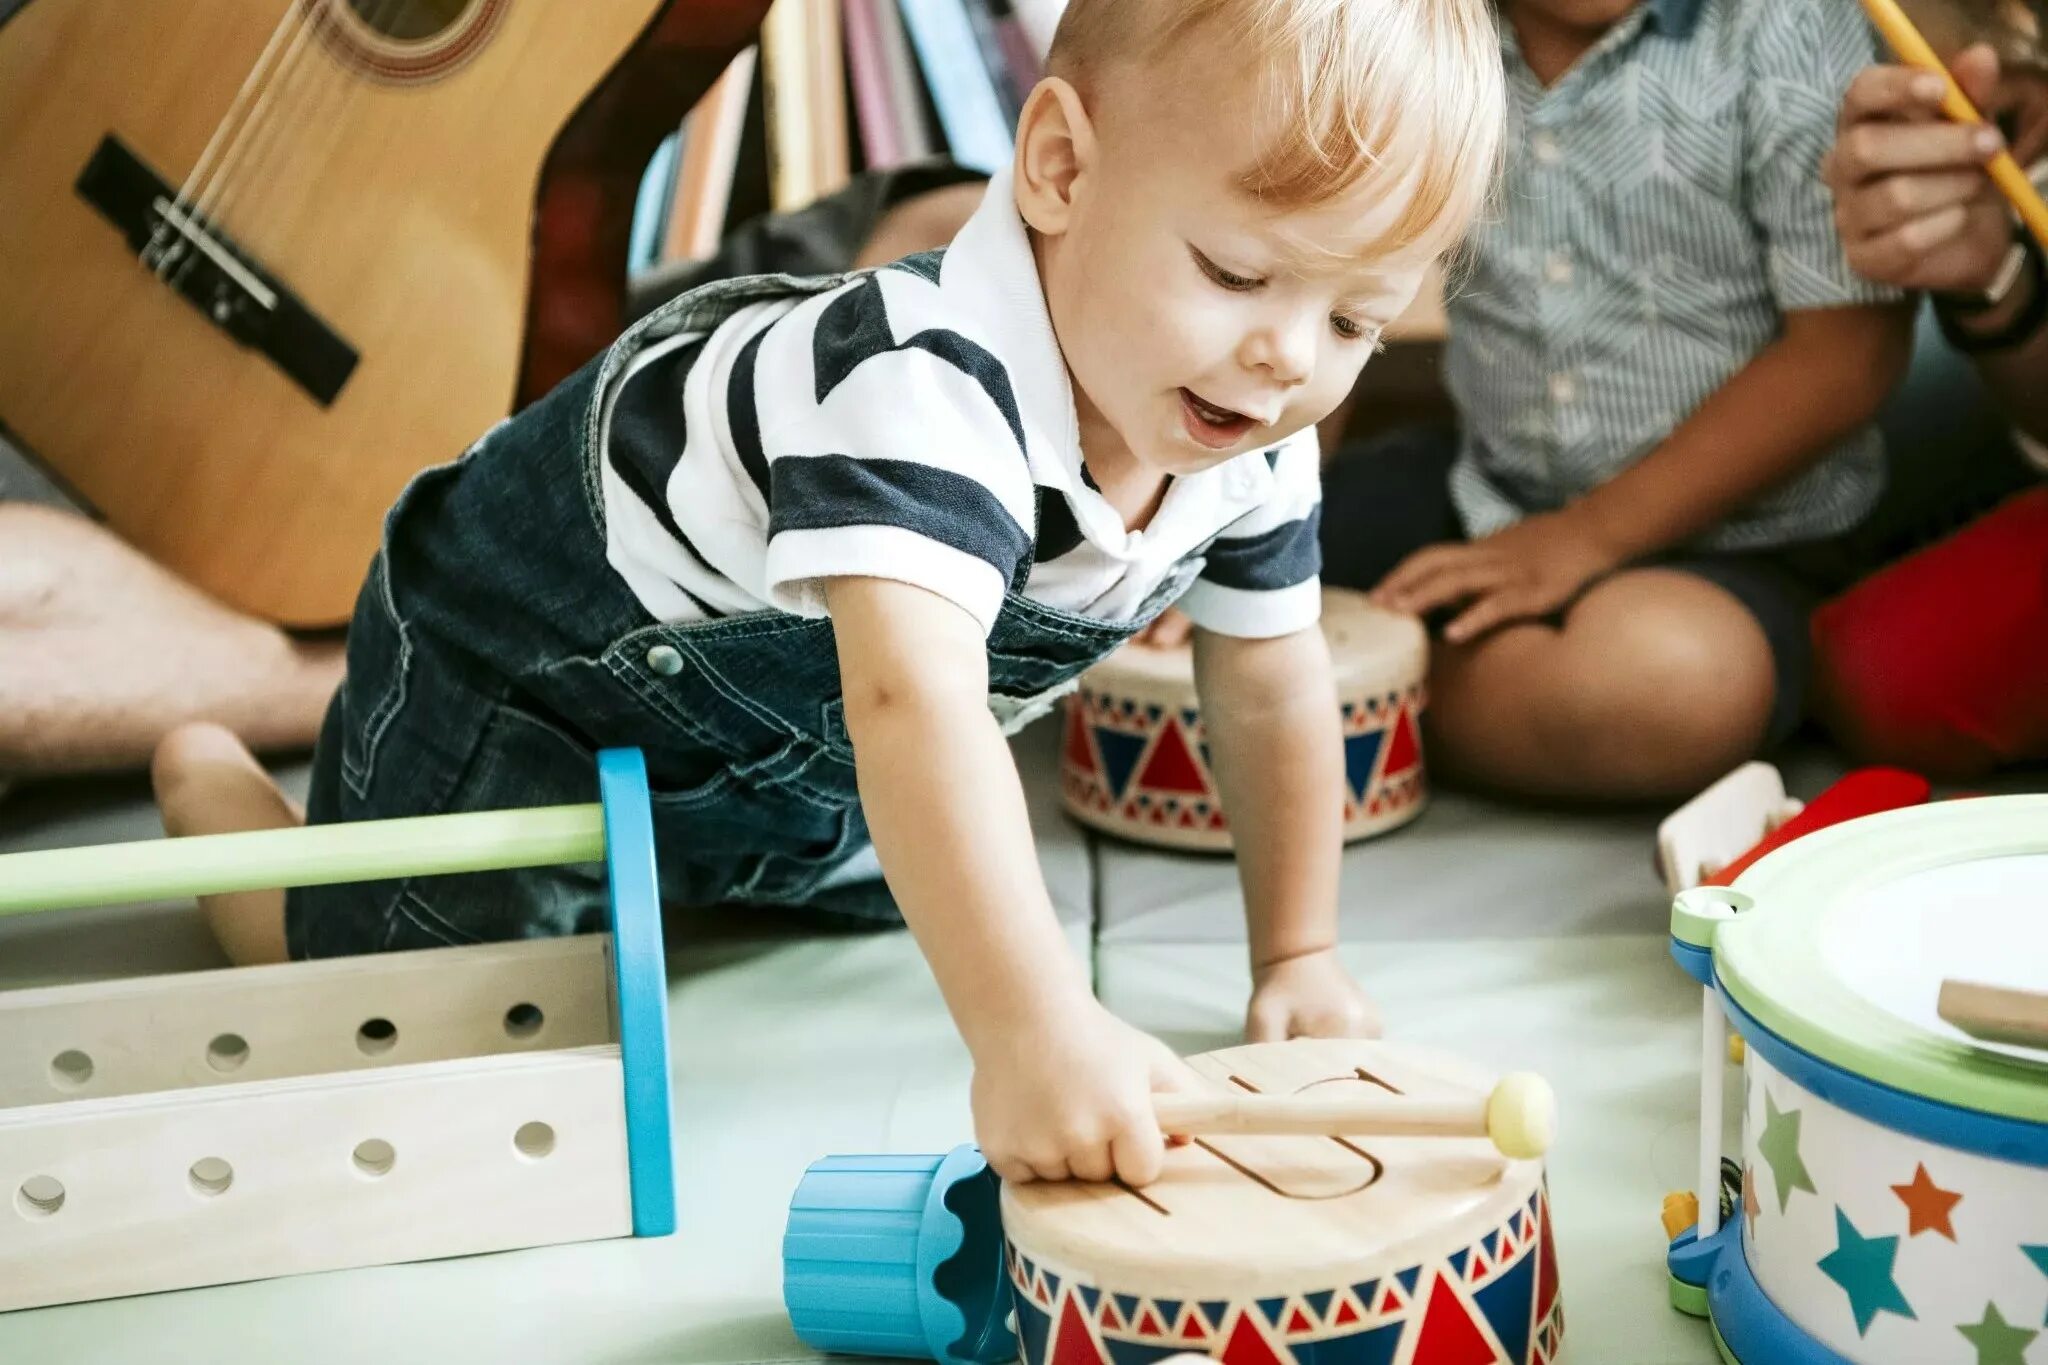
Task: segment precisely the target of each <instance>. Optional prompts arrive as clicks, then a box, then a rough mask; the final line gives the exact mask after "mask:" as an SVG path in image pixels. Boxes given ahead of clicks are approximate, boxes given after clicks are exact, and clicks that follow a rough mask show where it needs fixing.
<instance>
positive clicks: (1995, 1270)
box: [1671, 796, 2048, 1365]
mask: <svg viewBox="0 0 2048 1365" xmlns="http://www.w3.org/2000/svg"><path fill="white" fill-rule="evenodd" d="M1672 932H1673V947H1672V952H1673V955H1674V956H1675V957H1677V958H1678V959H1679V961H1680V963H1681V965H1684V966H1685V967H1686V968H1687V970H1688V971H1689V972H1691V973H1692V974H1693V975H1694V976H1695V977H1696V978H1697V979H1701V980H1702V981H1704V982H1707V983H1709V984H1710V985H1711V986H1712V987H1713V990H1712V993H1711V994H1710V995H1709V996H1708V1003H1709V1013H1708V1020H1707V1028H1706V1034H1705V1041H1704V1042H1703V1045H1702V1055H1703V1057H1704V1055H1705V1052H1706V1050H1707V1049H1710V1048H1711V1049H1713V1050H1714V1053H1715V1057H1714V1061H1713V1062H1712V1064H1711V1065H1708V1066H1707V1067H1706V1070H1707V1073H1708V1075H1709V1076H1710V1077H1711V1080H1712V1084H1711V1085H1709V1086H1708V1087H1707V1089H1708V1090H1709V1091H1710V1092H1712V1093H1710V1094H1709V1096H1708V1098H1707V1099H1706V1100H1705V1101H1704V1102H1703V1106H1702V1107H1703V1109H1704V1110H1705V1111H1706V1112H1704V1113H1703V1114H1702V1139H1703V1147H1704V1156H1705V1161H1703V1167H1704V1166H1705V1165H1706V1164H1708V1163H1711V1164H1712V1165H1715V1166H1718V1165H1719V1148H1720V1133H1721V1123H1722V1117H1721V1113H1720V1104H1719V1096H1718V1085H1719V1079H1720V1072H1721V1061H1720V1058H1721V1056H1722V1055H1724V1054H1723V1050H1722V1048H1721V1047H1720V1044H1721V1042H1722V1038H1723V1028H1722V1024H1721V1019H1720V1010H1725V1011H1726V1014H1727V1017H1728V1018H1729V1019H1730V1020H1731V1021H1732V1022H1733V1023H1734V1025H1735V1027H1736V1028H1737V1029H1738V1030H1739V1031H1740V1032H1741V1034H1742V1036H1743V1039H1744V1040H1745V1043H1746V1047H1745V1049H1744V1051H1745V1056H1746V1060H1745V1062H1744V1075H1743V1084H1742V1114H1743V1123H1742V1129H1743V1138H1742V1169H1743V1181H1742V1196H1741V1199H1740V1201H1739V1207H1738V1208H1737V1210H1736V1213H1735V1215H1734V1217H1733V1219H1732V1220H1731V1222H1730V1224H1729V1226H1727V1227H1725V1228H1718V1229H1717V1228H1716V1227H1715V1226H1714V1224H1715V1223H1716V1222H1717V1221H1718V1219H1717V1217H1716V1211H1715V1209H1714V1208H1713V1203H1712V1199H1711V1197H1709V1198H1708V1199H1706V1200H1703V1201H1702V1210H1701V1211H1702V1227H1701V1229H1700V1231H1704V1232H1705V1233H1707V1234H1708V1235H1707V1236H1706V1238H1705V1239H1704V1240H1701V1239H1700V1238H1699V1237H1697V1236H1696V1235H1695V1234H1694V1233H1687V1234H1686V1235H1685V1236H1682V1237H1680V1238H1679V1239H1678V1241H1677V1243H1675V1244H1674V1246H1673V1248H1672V1255H1671V1269H1672V1276H1673V1295H1674V1301H1675V1302H1677V1303H1678V1304H1679V1306H1680V1307H1684V1308H1688V1309H1691V1310H1692V1311H1700V1312H1707V1313H1709V1314H1710V1315H1711V1317H1712V1319H1713V1322H1714V1326H1715V1329H1716V1333H1717V1335H1718V1336H1719V1337H1720V1338H1721V1339H1722V1340H1723V1342H1724V1344H1725V1348H1726V1354H1727V1355H1728V1357H1729V1358H1730V1359H1732V1360H1736V1361H1739V1362H1743V1365H1809V1363H1810V1362H1823V1361H1826V1362H1835V1361H1840V1360H1843V1359H1848V1360H1855V1361H1868V1362H1878V1363H1880V1365H1908V1363H1909V1362H1910V1365H1940V1362H1946V1361H1955V1362H1964V1363H1966V1365H1977V1362H1980V1361H1985V1360H2011V1361H2016V1360H2020V1359H2022V1357H2025V1358H2027V1359H2032V1358H2033V1354H2032V1353H2030V1352H2029V1351H2028V1349H2027V1344H2028V1343H2029V1342H2031V1341H2033V1339H2034V1338H2035V1337H2036V1336H2037V1335H2039V1334H2040V1332H2041V1328H2042V1324H2043V1322H2044V1321H2048V1053H2044V1052H2041V1051H2031V1050H2029V1049H2027V1048H2024V1047H2021V1046H2018V1045H2006V1044H1999V1043H1988V1042H1980V1041H1978V1040H1977V1039H1974V1038H1971V1037H1969V1036H1967V1035H1965V1034H1963V1033H1962V1032H1960V1031H1959V1030H1957V1029H1954V1028H1952V1027H1950V1026H1949V1025H1948V1024H1946V1023H1944V1022H1942V1021H1941V1019H1940V1018H1939V1017H1938V1016H1937V1014H1936V1001H1937V997H1938V995H1939V992H1940V986H1941V982H1942V981H1943V979H1944V978H1960V979H1964V980H1970V981H1978V982H1984V983H1986V984H1990V985H1996V986H2006V987H2015V988H2023V989H2024V988H2031V989H2034V990H2039V989H2041V988H2042V987H2043V986H2044V985H2048V797H2039V796H2027V797H2010V798H2000V799H1990V800H1977V801H1952V802H1944V803H1940V804H1937V805H1932V806H1920V807H1916V808H1911V809H1907V810H1899V811H1892V812H1888V813H1886V814H1882V815H1874V816H1869V817H1866V818H1864V819H1861V820H1855V821H1852V822H1850V823H1848V824H1844V825H1839V826H1836V827H1834V828H1832V829H1828V830H1823V831H1821V832H1819V833H1815V834H1811V835H1808V836H1807V837H1806V838H1804V839H1802V840H1800V841H1799V842H1797V843H1795V844H1792V845H1790V846H1788V847H1786V848H1784V849H1781V850H1780V851H1778V852H1776V853H1773V854H1771V855H1770V856H1769V857H1767V858H1765V859H1764V860H1763V861H1761V862H1759V863H1757V864H1756V865H1755V866H1754V867H1753V868H1751V869H1750V870H1749V871H1748V872H1746V873H1744V874H1743V875H1742V876H1741V877H1740V878H1738V879H1737V880H1736V882H1735V884H1734V886H1733V887H1732V888H1727V889H1722V888H1716V887H1702V888H1698V889H1696V890H1692V891H1688V892H1685V893H1684V894H1682V895H1681V896H1679V897H1678V900H1677V903H1676V905H1675V907H1674V909H1673V915H1672ZM1716 1007H1718V1008H1716Z"/></svg>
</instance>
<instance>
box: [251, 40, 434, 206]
mask: <svg viewBox="0 0 2048 1365" xmlns="http://www.w3.org/2000/svg"><path fill="white" fill-rule="evenodd" d="M326 3H328V4H329V5H330V12H334V11H336V10H345V9H348V8H350V0H326ZM416 4H417V0H377V4H376V6H375V7H374V9H372V11H371V12H370V13H369V14H368V15H364V14H363V13H362V12H361V10H360V9H358V10H357V11H356V19H357V21H359V22H363V23H366V24H367V25H368V27H369V29H370V30H371V32H372V33H376V34H385V33H391V32H393V31H395V30H396V29H397V25H396V23H395V22H394V21H396V20H398V19H401V18H403V17H405V16H406V15H407V14H408V13H410V12H411V11H412V9H413V8H414V7H415V5H416ZM331 22H335V23H341V22H346V16H342V15H337V17H336V18H334V19H333V20H332V21H331ZM366 83H367V82H365V80H364V79H363V78H362V77H361V76H360V75H359V73H356V72H353V71H351V70H349V69H348V67H347V66H346V64H345V63H343V62H341V61H339V60H337V59H335V58H334V56H333V55H332V54H328V60H327V61H326V62H324V63H323V64H322V68H321V70H320V71H319V72H318V73H317V74H316V75H315V76H314V77H313V78H312V79H310V80H307V81H304V82H301V83H300V84H301V86H302V87H303V88H302V90H301V91H300V92H299V94H300V99H299V106H298V108H297V110H296V111H295V112H289V113H287V112H284V111H280V114H279V120H278V121H279V122H280V124H281V126H284V127H289V128H291V129H292V130H294V131H295V132H297V133H298V137H297V138H296V139H294V140H292V150H293V152H294V155H293V157H292V164H293V168H294V170H295V171H296V172H297V173H298V174H299V175H302V176H303V175H305V174H308V173H309V168H315V169H312V170H311V171H310V173H318V172H317V168H320V167H325V166H327V165H328V164H329V163H330V162H331V160H332V159H333V156H334V154H335V151H336V149H337V148H338V147H339V146H340V145H341V143H342V142H343V140H344V139H345V138H346V137H347V134H348V129H349V127H350V121H349V119H348V118H347V117H346V115H348V114H350V113H352V112H353V111H354V109H355V106H356V105H357V103H358V102H359V101H360V100H361V99H362V98H363V95H364V91H363V87H364V85H365V84H366ZM285 141H286V139H285V138H283V137H277V136H273V137H271V138H269V139H267V140H265V141H264V142H263V143H261V144H259V145H258V146H257V147H256V148H254V150H253V151H252V152H251V155H250V160H249V164H248V167H247V169H246V172H245V174H244V177H243V178H244V180H245V181H246V182H252V183H253V185H254V189H253V190H251V191H250V193H249V196H248V198H247V200H246V202H245V205H244V207H243V209H242V210H241V212H242V216H243V218H244V219H245V220H246V222H247V223H248V227H249V230H250V231H251V232H257V231H263V230H275V229H280V228H282V227H283V226H284V225H283V223H281V222H278V221H276V220H275V219H273V220H272V221H269V222H265V221H263V217H264V215H265V214H266V213H271V212H274V210H275V208H276V206H277V205H278V203H279V195H280V194H281V193H282V190H281V189H280V188H279V185H280V183H281V182H280V181H279V180H277V179H274V178H272V177H271V175H270V174H269V172H270V169H271V166H272V164H273V163H274V162H275V160H276V152H277V149H278V148H279V147H280V146H281V145H283V144H284V142H285ZM232 203H233V199H232V197H230V198H229V199H228V200H224V201H223V205H222V209H221V211H222V212H223V213H225V212H227V211H228V209H229V207H230V206H231V205H232ZM284 207H285V208H286V209H287V210H289V209H290V208H291V207H293V205H292V204H290V203H286V204H285V205H284Z"/></svg>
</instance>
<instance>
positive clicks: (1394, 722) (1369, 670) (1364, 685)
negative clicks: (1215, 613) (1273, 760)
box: [1060, 588, 1429, 852]
mask: <svg viewBox="0 0 2048 1365" xmlns="http://www.w3.org/2000/svg"><path fill="white" fill-rule="evenodd" d="M1323 634H1324V636H1325V637H1326V638H1327V639H1328V640H1329V642H1330V657H1331V660H1332V662H1333V663H1334V664H1335V665H1336V672H1337V695H1338V702H1339V713H1340V717H1341V724H1342V730H1343V736H1344V778H1345V782H1344V787H1345V789H1344V797H1343V800H1344V837H1345V839H1346V840H1347V841H1349V840H1353V839H1363V838H1366V837H1368V836H1370V835H1374V834H1379V833H1382V832H1384V831H1386V830H1390V829H1393V828H1395V827H1396V826H1399V825H1404V824H1406V823H1408V821H1410V820H1413V819H1414V818H1415V817H1416V816H1417V815H1420V814H1421V813H1422V808H1423V806H1424V804H1425V803H1426V802H1427V800H1428V796H1429V786H1428V782H1427V780H1426V777H1425V773H1424V769H1423V762H1422V739H1421V732H1420V729H1419V726H1420V722H1421V719H1422V708H1423V704H1424V699H1425V694H1424V680H1425V676H1426V673H1427V669H1428V664H1429V643H1428V639H1427V637H1426V636H1425V635H1424V633H1423V629H1422V626H1421V624H1420V623H1419V622H1417V621H1415V620H1414V619H1412V618H1410V617H1406V616H1397V615H1395V614H1394V613H1392V612H1388V611H1382V610H1381V609H1379V608H1378V607H1375V606H1373V605H1372V604H1371V603H1369V602H1368V601H1366V599H1365V598H1364V596H1363V595H1361V594H1359V593H1355V592H1346V591H1344V590H1342V589H1339V588H1326V589H1324V591H1323ZM1060 795H1061V798H1062V800H1063V801H1064V802H1065V804H1066V808H1067V811H1068V813H1069V814H1071V815H1073V816H1074V818H1076V819H1077V820H1080V821H1081V822H1082V823H1083V824H1087V825H1091V826H1093V827H1095V828H1097V829H1100V830H1103V831H1105V832H1107V833H1110V834H1117V835H1121V836H1123V837H1125V838H1128V839H1133V840H1136V841H1138V842H1141V843H1149V844H1159V845H1163V846H1165V847H1168V848H1186V849H1197V850H1203V851H1216V852H1221V851H1224V850H1227V849H1229V848H1230V825H1229V821H1228V820H1227V819H1226V818H1225V817H1224V813H1223V804H1222V801H1221V800H1220V798H1219V797H1218V794H1217V787H1216V779H1215V775H1214V773H1213V772H1212V771H1211V768H1210V763H1209V744H1208V736H1207V734H1206V732H1205V730H1204V727H1203V724H1202V715H1201V708H1200V706H1199V705H1198V704H1197V702H1196V698H1195V672H1194V660H1193V654H1192V651H1190V650H1189V649H1188V648H1186V647H1184V646H1183V647H1181V648H1178V649H1153V648H1149V647H1147V646H1143V645H1128V646H1126V647H1125V648H1123V649H1121V650H1118V651H1117V652H1116V653H1115V654H1113V655H1111V656H1110V657H1109V658H1108V659H1107V660H1105V661H1104V662H1103V663H1101V664H1099V665H1098V666H1096V667H1095V668H1092V669H1090V670H1089V671H1088V673H1087V674H1086V675H1084V676H1083V677H1082V679H1081V688H1080V691H1079V692H1078V693H1076V694H1075V696H1074V697H1073V698H1072V699H1071V700H1069V701H1068V703H1067V719H1066V740H1065V743H1064V745H1063V746H1062V750H1061V758H1060Z"/></svg>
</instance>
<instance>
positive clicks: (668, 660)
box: [647, 645, 683, 678]
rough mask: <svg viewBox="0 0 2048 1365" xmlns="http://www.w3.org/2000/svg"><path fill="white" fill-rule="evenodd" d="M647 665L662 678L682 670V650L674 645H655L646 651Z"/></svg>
mask: <svg viewBox="0 0 2048 1365" xmlns="http://www.w3.org/2000/svg"><path fill="white" fill-rule="evenodd" d="M647 666H648V667H649V668H651V669H653V670H654V671H655V672H656V673H658V674H660V675H661V676H662V677H664V678H673V677H674V676H675V675H676V674H678V673H680V672H682V671H683V656H682V652H681V651H680V650H678V649H677V648H676V647H675V646H674V645H656V646H655V647H654V648H652V649H650V650H648V651H647Z"/></svg>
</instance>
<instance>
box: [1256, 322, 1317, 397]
mask: <svg viewBox="0 0 2048 1365" xmlns="http://www.w3.org/2000/svg"><path fill="white" fill-rule="evenodd" d="M1315 355H1316V343H1315V332H1314V329H1313V326H1311V325H1305V324H1304V323H1303V322H1302V320H1301V319H1299V318H1284V319H1276V320H1275V321H1274V322H1273V323H1272V324H1271V325H1270V326H1266V327H1260V328H1256V329H1254V330H1253V332H1252V333H1251V334H1250V335H1249V336H1247V337H1246V338H1245V345H1244V362H1245V364H1246V365H1247V366H1249V367H1251V368H1252V369H1256V370H1265V371H1267V372H1268V373H1269V374H1270V375H1271V376H1272V377H1273V379H1274V380H1276V381H1277V382H1279V383H1281V384H1284V385H1286V386H1288V387H1289V388H1294V387H1297V386H1299V385H1302V384H1306V383H1307V382H1308V380H1309V376H1310V375H1311V374H1313V373H1314V372H1315Z"/></svg>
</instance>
